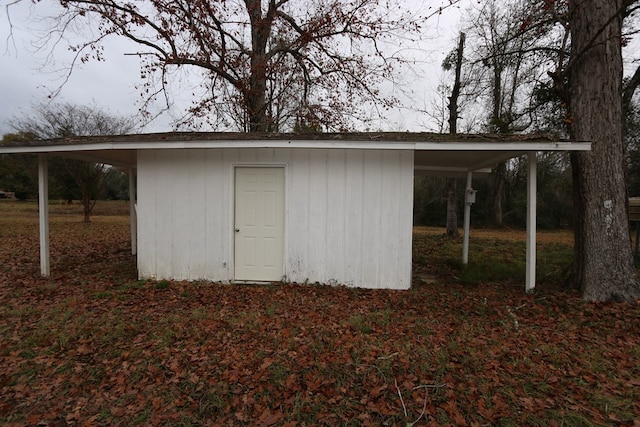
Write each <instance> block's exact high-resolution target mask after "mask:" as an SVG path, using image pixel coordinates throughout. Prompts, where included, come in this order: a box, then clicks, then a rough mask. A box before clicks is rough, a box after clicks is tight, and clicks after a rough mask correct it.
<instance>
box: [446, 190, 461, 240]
mask: <svg viewBox="0 0 640 427" xmlns="http://www.w3.org/2000/svg"><path fill="white" fill-rule="evenodd" d="M457 202H458V181H456V179H455V178H449V179H447V236H449V237H458V209H457V204H458V203H457Z"/></svg>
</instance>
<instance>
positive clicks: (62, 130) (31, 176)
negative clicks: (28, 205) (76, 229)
mask: <svg viewBox="0 0 640 427" xmlns="http://www.w3.org/2000/svg"><path fill="white" fill-rule="evenodd" d="M134 123H135V122H134V121H133V120H132V119H130V118H125V117H118V116H115V115H112V114H110V113H108V112H105V111H103V110H101V109H100V108H99V107H97V106H95V105H94V106H79V105H74V104H70V103H50V104H47V103H43V104H39V105H35V106H33V108H32V110H31V111H30V112H29V113H27V114H24V115H23V116H20V117H14V118H13V119H12V120H11V122H10V123H9V125H10V127H11V128H12V129H13V130H14V131H15V133H11V134H6V135H3V137H2V144H3V145H11V144H19V143H22V142H32V141H34V140H40V139H52V138H64V137H70V136H88V135H118V134H124V133H128V132H131V131H132V130H133V129H134V128H135V126H134ZM48 162H49V197H51V198H54V199H61V200H65V201H67V202H69V203H71V202H72V201H74V200H76V201H80V202H81V204H82V207H83V213H84V221H85V222H89V219H90V216H91V212H92V210H93V207H94V206H95V204H96V201H97V200H98V199H111V200H120V199H128V197H129V187H128V177H127V176H126V175H125V174H124V173H123V172H122V171H120V170H118V169H115V168H112V167H110V166H109V165H104V164H100V163H91V162H86V161H84V160H78V159H71V158H66V157H65V158H63V157H58V156H50V157H49V159H48ZM0 188H1V189H5V190H11V191H14V192H15V196H16V198H17V199H18V200H27V199H37V197H38V157H37V155H32V154H4V155H0Z"/></svg>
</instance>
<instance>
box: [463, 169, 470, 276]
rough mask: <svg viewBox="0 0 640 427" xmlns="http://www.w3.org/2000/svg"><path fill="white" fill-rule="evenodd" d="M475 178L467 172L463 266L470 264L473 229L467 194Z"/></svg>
mask: <svg viewBox="0 0 640 427" xmlns="http://www.w3.org/2000/svg"><path fill="white" fill-rule="evenodd" d="M472 178H473V173H472V172H467V186H466V187H465V198H464V225H463V231H462V232H463V233H464V234H463V236H462V264H463V265H467V264H469V229H470V228H471V203H469V200H468V196H467V194H468V193H469V192H470V191H471V190H472V188H471V180H472Z"/></svg>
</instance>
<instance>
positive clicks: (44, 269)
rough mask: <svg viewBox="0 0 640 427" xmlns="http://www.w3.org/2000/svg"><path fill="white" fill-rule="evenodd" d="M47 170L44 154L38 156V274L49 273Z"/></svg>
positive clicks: (47, 274)
mask: <svg viewBox="0 0 640 427" xmlns="http://www.w3.org/2000/svg"><path fill="white" fill-rule="evenodd" d="M48 175H49V172H48V165H47V156H46V154H40V155H39V156H38V214H39V218H40V274H42V276H44V277H48V276H49V275H50V274H51V269H50V264H49V177H48Z"/></svg>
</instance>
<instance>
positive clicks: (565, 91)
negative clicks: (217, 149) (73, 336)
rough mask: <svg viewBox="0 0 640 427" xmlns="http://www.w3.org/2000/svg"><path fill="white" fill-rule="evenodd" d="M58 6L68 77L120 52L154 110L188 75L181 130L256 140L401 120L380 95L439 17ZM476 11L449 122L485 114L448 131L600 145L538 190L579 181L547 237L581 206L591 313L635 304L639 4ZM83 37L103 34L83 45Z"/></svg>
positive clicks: (344, 6)
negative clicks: (545, 136) (128, 45)
mask: <svg viewBox="0 0 640 427" xmlns="http://www.w3.org/2000/svg"><path fill="white" fill-rule="evenodd" d="M23 1H26V0H23ZM434 1H435V0H434ZM21 2H22V1H21V0H18V1H16V2H12V3H11V5H16V4H18V3H21ZM59 3H60V5H61V6H62V8H61V9H60V12H59V13H58V14H57V15H54V16H52V20H51V21H50V22H52V23H53V25H52V27H51V28H50V30H49V32H47V33H46V34H45V36H44V37H43V38H42V39H41V41H42V44H41V46H43V47H46V46H49V47H51V49H52V50H55V49H56V46H57V45H58V44H59V43H58V41H59V40H62V39H64V40H67V36H73V37H71V38H72V39H73V40H76V41H77V43H70V46H69V47H70V49H71V50H72V51H73V52H75V57H74V60H73V62H72V64H71V65H70V70H69V71H70V72H71V71H72V69H73V66H74V64H76V63H78V62H85V61H88V60H92V59H94V60H98V61H100V60H103V59H104V57H103V55H102V52H103V50H102V48H103V46H102V44H101V42H102V41H103V39H104V38H105V37H109V36H114V37H119V38H123V39H125V40H128V41H129V42H132V43H134V44H135V45H136V46H137V49H138V50H137V51H136V52H135V54H136V55H138V57H139V58H141V61H142V69H141V77H142V78H143V80H144V82H145V83H144V85H143V87H142V93H141V95H142V97H143V98H144V99H146V100H153V99H155V98H156V97H157V96H159V95H165V96H167V95H166V94H167V87H168V86H169V85H170V81H171V80H172V78H174V76H176V75H177V74H175V73H177V72H178V71H179V70H182V69H184V68H190V69H191V70H193V71H194V72H195V73H197V74H198V75H199V76H200V77H201V78H202V85H201V87H200V88H201V89H202V91H197V90H195V89H194V93H193V99H194V103H193V108H192V109H191V110H190V111H189V114H188V115H187V116H185V120H184V122H189V123H191V124H192V125H193V127H194V128H195V127H197V123H198V121H205V122H208V123H209V124H211V125H212V126H213V127H214V128H219V127H222V128H227V129H228V128H230V127H231V126H230V125H229V123H232V124H233V127H235V128H236V129H238V130H241V131H250V132H271V131H283V130H287V129H290V128H292V127H293V126H294V124H293V123H294V122H295V123H296V125H297V124H298V122H300V123H302V124H303V125H305V126H306V124H311V126H312V127H314V128H315V127H316V125H319V126H321V128H324V129H327V130H344V129H349V128H352V127H355V126H353V124H354V123H360V124H361V123H364V122H366V116H367V113H366V112H367V110H369V111H370V112H371V111H375V112H377V113H381V112H382V111H384V109H386V108H389V107H391V106H393V105H397V99H395V98H394V97H393V96H392V95H391V96H383V95H381V92H380V85H381V83H383V82H390V83H391V84H394V83H396V82H397V80H396V77H397V66H398V65H399V64H403V63H410V62H412V59H413V58H411V57H409V56H406V55H405V54H406V52H407V50H406V49H405V47H406V45H405V43H404V42H405V41H407V40H412V39H413V38H414V37H418V38H419V37H420V35H421V32H422V25H423V24H424V22H425V21H427V19H428V18H429V17H431V16H434V15H437V14H438V13H439V11H440V10H441V8H438V7H436V8H432V7H431V6H432V5H433V4H434V2H428V4H429V6H430V7H429V9H428V10H429V13H423V12H420V13H416V12H415V11H412V10H410V5H409V4H408V3H407V4H405V3H403V2H397V1H388V2H382V1H379V0H357V1H350V0H349V1H344V0H340V1H337V0H330V1H325V0H313V1H304V2H302V1H296V0H245V1H244V2H232V1H226V0H221V1H217V2H211V1H195V2H192V1H183V0H180V1H173V2H162V1H145V2H143V1H140V2H135V3H131V2H124V1H118V0H91V1H84V0H82V1H76V0H64V1H63V0H61V1H60V2H59ZM435 3H436V4H437V3H440V4H443V3H444V4H448V5H451V4H456V3H458V1H448V2H435ZM476 3H477V9H476V10H475V12H474V11H472V12H470V13H468V15H469V16H470V17H471V18H470V20H469V23H468V26H467V29H466V30H465V32H466V33H468V40H469V45H470V47H471V49H469V52H470V53H469V54H468V55H467V54H465V58H462V61H457V59H458V58H455V59H456V61H455V62H456V64H457V63H458V62H462V65H461V68H462V69H464V70H465V71H464V74H463V76H464V80H461V83H462V82H464V84H461V85H460V87H459V88H458V89H459V95H460V102H459V103H456V105H457V106H458V108H457V111H456V109H455V108H454V109H452V110H453V112H452V113H453V114H454V116H455V118H458V117H457V115H458V114H460V113H465V112H470V111H481V113H480V114H475V115H474V116H472V115H471V114H469V116H468V117H467V120H466V122H465V120H462V126H461V129H458V130H454V131H455V132H457V131H460V130H461V131H474V132H477V131H480V132H493V133H499V134H508V133H521V132H528V133H533V132H545V133H553V134H554V135H555V136H556V137H562V136H566V137H569V138H571V139H574V140H580V141H590V142H591V143H592V145H591V151H590V152H575V153H571V154H569V155H568V156H567V157H568V158H567V157H563V156H558V157H555V158H554V157H553V156H551V155H549V156H548V158H545V157H547V156H544V157H543V158H542V159H541V163H542V164H541V170H542V171H543V173H542V178H543V180H542V182H541V183H540V184H541V188H544V187H545V186H546V184H547V183H546V182H545V181H547V180H548V181H549V182H550V183H553V182H554V180H558V182H565V179H564V178H566V177H567V176H568V174H569V173H570V174H571V187H570V188H571V196H570V197H566V194H565V193H564V192H563V190H562V189H563V186H562V185H555V186H554V187H553V188H554V191H553V192H551V193H550V194H549V195H548V202H545V199H544V198H543V206H544V204H548V205H549V209H550V211H553V209H557V212H555V213H553V214H550V215H549V217H550V219H549V220H548V222H549V223H550V224H552V223H555V224H563V223H564V222H565V221H566V219H565V215H564V214H563V209H562V208H561V206H562V203H560V202H561V201H564V200H572V210H573V215H572V216H571V221H570V222H571V223H572V225H573V229H574V242H575V246H574V247H575V257H574V263H573V268H572V281H573V283H574V284H575V285H576V286H577V287H579V288H581V290H582V294H583V297H584V298H585V299H586V300H591V301H605V300H630V299H636V298H639V297H640V286H639V284H638V281H637V277H636V276H637V273H636V270H635V267H634V265H633V255H632V252H631V247H630V245H629V238H628V237H629V224H628V216H627V197H628V195H629V193H628V191H627V189H628V187H629V185H628V183H629V182H630V181H631V179H630V178H631V175H633V173H630V172H629V171H628V169H629V165H630V164H631V165H633V164H634V163H633V162H636V161H637V152H636V151H637V150H636V146H637V144H636V145H633V144H631V143H630V142H629V137H630V135H633V126H630V125H629V123H628V121H629V120H631V121H633V120H634V119H633V118H631V119H629V120H625V118H627V117H628V116H629V114H630V112H631V111H633V110H634V107H633V104H634V102H633V99H634V93H635V89H636V88H637V86H638V84H640V77H638V78H636V76H637V72H636V73H635V74H634V77H632V78H630V79H629V80H628V81H627V82H626V84H625V85H624V86H623V82H622V75H623V58H622V46H623V45H624V44H626V43H628V42H629V40H630V37H631V36H632V35H633V34H634V31H633V29H630V28H629V26H630V25H631V26H633V24H634V20H635V13H636V12H637V10H638V8H639V7H640V6H639V2H638V0H581V1H569V0H501V1H498V0H489V1H487V2H476ZM474 4H475V3H474ZM422 10H423V11H424V10H425V9H422ZM96 24H97V25H96ZM86 25H91V26H92V28H95V31H93V32H83V31H82V28H83V27H84V26H86ZM85 28H86V27H85ZM74 31H75V32H74ZM71 33H73V34H71ZM462 55H463V54H462V53H460V56H462ZM53 56H54V55H53V53H52V54H51V55H50V57H53ZM457 69H458V67H457V66H456V70H457ZM196 92H200V93H201V95H197V94H196ZM443 93H447V94H448V93H450V91H443ZM165 99H167V100H168V99H169V98H168V97H166V98H165ZM623 100H624V102H623ZM168 102H169V101H168ZM445 104H446V103H445ZM623 104H624V105H623ZM472 108H473V110H472ZM623 110H624V111H623ZM143 111H144V108H143ZM465 114H466V113H465ZM378 115H379V116H381V115H382V114H378ZM463 118H464V117H463ZM442 122H446V120H445V119H442ZM634 150H635V151H634ZM522 166H523V161H522V160H514V161H510V162H505V163H501V164H498V165H496V167H495V168H494V173H493V174H492V176H491V177H490V180H489V181H488V184H487V188H488V189H489V191H490V193H489V196H485V197H484V199H485V200H486V201H487V203H488V205H487V206H486V208H484V209H478V207H482V206H480V205H478V206H477V207H476V210H475V211H476V212H477V211H478V210H480V211H481V212H484V215H485V216H486V217H487V218H489V217H490V218H492V221H493V222H494V223H495V224H497V225H504V224H505V223H506V222H507V221H514V222H516V223H517V221H518V216H519V214H518V212H519V210H518V205H519V204H521V200H520V199H519V198H520V197H521V196H520V194H521V193H520V192H519V191H518V188H519V186H521V185H522V182H523V180H522V177H523V173H522V171H523V170H524V169H523V168H522ZM419 184H420V183H417V186H418V187H419ZM476 185H482V184H476ZM549 185H552V184H549ZM447 187H448V188H451V186H447ZM421 197H422V196H421ZM417 199H418V197H417ZM451 199H452V200H453V198H451ZM480 199H481V200H482V199H483V197H482V196H480ZM420 200H423V201H425V203H431V202H432V201H433V200H435V199H434V198H433V197H427V196H424V197H422V198H421V199H420ZM551 207H553V209H551ZM559 207H560V208H559ZM558 208H559V209H558ZM416 209H417V210H420V205H419V204H417V205H416ZM421 212H422V213H423V214H424V212H426V210H424V209H423V210H422V211H421ZM543 222H544V220H543Z"/></svg>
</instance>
